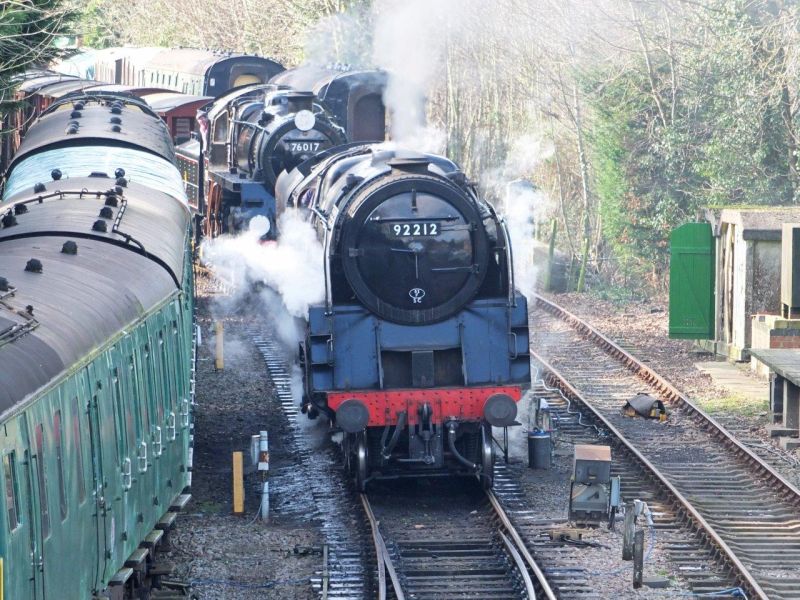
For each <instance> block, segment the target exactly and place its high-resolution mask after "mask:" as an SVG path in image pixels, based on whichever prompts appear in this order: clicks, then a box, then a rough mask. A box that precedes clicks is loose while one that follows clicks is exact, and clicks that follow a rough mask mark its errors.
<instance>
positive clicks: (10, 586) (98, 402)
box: [0, 95, 194, 600]
mask: <svg viewBox="0 0 800 600" xmlns="http://www.w3.org/2000/svg"><path fill="white" fill-rule="evenodd" d="M70 132H72V133H70ZM3 200H4V201H3V203H2V204H0V452H1V455H0V457H1V458H0V478H2V481H3V489H4V493H3V494H1V495H0V558H2V561H3V563H2V565H3V570H2V585H3V589H4V593H5V599H6V600H8V599H12V600H28V599H30V600H40V599H50V598H58V599H69V600H81V599H89V598H97V597H111V598H126V597H137V598H138V597H139V594H141V593H142V592H143V590H144V589H146V588H147V587H148V586H149V585H150V584H152V583H153V582H154V581H157V580H158V575H159V574H160V573H162V572H163V569H162V566H163V565H161V564H159V562H158V560H159V558H158V551H157V550H158V547H159V545H160V544H161V543H162V540H163V539H164V536H165V535H168V532H169V529H170V528H171V527H172V525H173V521H174V518H175V512H176V511H177V510H178V509H179V508H180V507H181V506H182V505H183V504H185V502H186V501H187V500H188V498H189V496H188V488H189V486H190V484H191V432H192V430H191V426H192V425H191V423H192V403H193V391H194V390H193V379H192V377H193V375H192V374H193V357H194V344H193V340H194V325H193V294H192V290H193V282H192V261H191V258H192V257H191V252H190V240H191V215H190V212H189V209H188V207H187V204H186V199H185V196H184V195H183V192H182V187H181V185H180V175H179V174H178V171H177V169H176V168H175V166H174V154H173V149H172V145H171V141H170V137H169V132H168V131H167V130H166V127H164V125H163V123H162V122H161V120H160V119H159V118H158V117H157V116H156V115H154V114H153V113H152V112H151V111H149V109H147V108H146V107H145V106H143V105H141V104H140V103H139V102H138V101H133V100H131V99H125V98H123V97H108V96H100V95H98V96H96V97H86V96H81V97H76V98H69V97H68V98H66V99H64V100H62V102H61V103H60V104H57V105H54V106H53V107H51V110H50V111H49V112H47V113H45V114H44V115H43V116H42V117H41V118H40V119H39V120H38V121H37V123H36V124H34V125H33V126H32V127H31V129H30V130H29V132H28V134H27V136H26V139H25V141H24V143H23V145H22V146H21V148H20V151H19V153H18V154H17V156H16V158H15V159H14V161H13V162H12V164H11V165H10V168H9V177H8V179H7V183H6V186H5V194H4V198H3Z"/></svg>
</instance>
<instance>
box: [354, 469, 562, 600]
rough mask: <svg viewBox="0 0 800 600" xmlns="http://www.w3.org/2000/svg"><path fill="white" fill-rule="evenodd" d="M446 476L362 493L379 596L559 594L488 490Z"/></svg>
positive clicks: (502, 599)
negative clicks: (369, 529) (374, 561)
mask: <svg viewBox="0 0 800 600" xmlns="http://www.w3.org/2000/svg"><path fill="white" fill-rule="evenodd" d="M455 481H456V480H453V479H448V480H444V481H433V482H422V483H420V482H416V484H414V483H412V484H410V485H409V484H407V483H406V484H401V486H397V485H393V484H391V483H390V484H386V485H384V486H376V487H377V488H378V489H377V490H373V491H371V492H369V493H368V494H362V495H361V500H362V504H363V506H364V512H365V514H366V516H367V518H368V520H369V522H370V527H371V529H372V531H373V541H374V545H375V552H376V555H377V557H378V560H377V563H378V581H379V584H378V592H379V593H378V598H379V599H381V600H382V599H384V598H397V599H398V600H405V599H406V598H409V599H410V598H437V599H440V600H448V599H452V600H456V599H466V598H492V599H497V600H512V599H520V598H529V599H534V598H538V599H549V600H555V598H556V597H557V596H556V595H555V593H554V592H553V590H552V588H551V586H550V584H549V582H548V581H547V579H546V578H545V574H544V573H543V572H542V570H541V568H540V567H539V565H538V564H537V562H536V560H535V559H534V558H533V556H532V555H531V553H530V551H529V550H528V548H527V547H526V545H525V543H524V540H523V538H522V537H521V536H520V534H519V532H518V531H517V529H516V527H515V526H514V524H513V523H512V521H511V519H510V518H509V516H508V515H507V513H506V511H505V509H504V508H503V506H502V504H501V503H500V501H499V500H498V498H497V497H496V496H495V494H494V493H493V492H491V491H488V492H484V491H482V490H480V489H478V486H477V483H476V484H475V485H470V484H471V483H472V482H470V481H461V482H458V483H454V482H455Z"/></svg>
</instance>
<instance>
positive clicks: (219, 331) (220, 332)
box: [214, 321, 225, 371]
mask: <svg viewBox="0 0 800 600" xmlns="http://www.w3.org/2000/svg"><path fill="white" fill-rule="evenodd" d="M214 333H215V334H216V336H217V359H216V361H215V362H214V366H215V367H216V368H217V371H222V369H224V368H225V361H224V360H223V348H224V342H225V329H224V328H223V325H222V321H216V322H215V323H214Z"/></svg>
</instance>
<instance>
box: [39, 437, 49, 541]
mask: <svg viewBox="0 0 800 600" xmlns="http://www.w3.org/2000/svg"><path fill="white" fill-rule="evenodd" d="M36 462H37V463H38V464H37V467H38V468H37V469H36V471H37V479H38V481H39V510H40V512H41V517H42V518H41V521H42V537H48V536H49V535H50V508H49V505H48V503H47V483H46V482H47V478H46V477H45V475H44V463H45V460H44V427H43V426H42V425H39V426H38V427H37V428H36Z"/></svg>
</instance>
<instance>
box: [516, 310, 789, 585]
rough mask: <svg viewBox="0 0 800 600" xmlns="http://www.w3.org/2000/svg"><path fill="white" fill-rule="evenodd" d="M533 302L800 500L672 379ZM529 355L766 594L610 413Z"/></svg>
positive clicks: (564, 314)
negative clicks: (605, 413) (627, 436)
mask: <svg viewBox="0 0 800 600" xmlns="http://www.w3.org/2000/svg"><path fill="white" fill-rule="evenodd" d="M535 302H536V303H537V304H538V305H539V306H541V307H542V308H543V309H544V310H546V311H547V312H549V313H550V314H552V315H553V316H555V317H557V318H559V319H561V320H562V321H564V322H566V323H567V324H569V325H570V326H571V327H572V328H573V329H574V330H576V331H577V332H579V333H580V334H582V335H583V336H584V337H585V338H586V339H588V340H589V341H591V342H592V343H594V344H596V345H597V346H599V347H600V348H601V349H602V350H603V351H604V352H606V353H607V354H609V355H610V356H611V357H613V358H615V359H616V360H618V361H620V362H621V363H622V364H623V365H624V366H625V368H626V369H628V370H629V371H630V372H632V373H633V374H634V375H636V376H637V377H639V378H641V379H643V380H644V381H646V382H647V383H648V384H650V385H651V386H653V387H654V388H655V389H656V390H658V392H659V393H661V394H663V395H664V397H665V398H667V399H668V400H670V401H672V402H674V403H675V404H677V405H678V406H680V407H681V408H683V409H685V410H686V411H687V412H688V413H689V414H690V415H691V416H693V417H694V418H695V419H696V420H698V421H700V425H701V427H703V428H704V429H706V430H707V431H709V433H711V434H712V435H713V436H714V437H715V438H718V439H720V440H721V441H722V442H723V443H724V444H726V445H727V446H728V447H730V448H732V449H733V450H734V451H735V453H736V455H737V456H738V457H739V458H744V460H745V461H746V462H747V463H748V465H749V466H751V467H753V468H755V469H756V470H757V471H758V472H759V474H761V475H762V476H765V477H766V478H767V479H768V480H769V481H770V483H772V484H776V489H775V492H776V493H777V494H779V495H780V496H781V497H783V498H784V499H786V500H788V501H790V502H792V503H794V504H798V501H800V490H798V489H797V488H796V487H795V486H794V485H792V484H791V483H790V482H788V481H787V480H786V479H785V478H784V477H783V476H782V475H780V474H779V473H777V472H776V471H775V470H774V469H773V468H772V467H771V466H770V465H768V464H766V463H765V462H763V461H762V459H761V458H759V457H758V456H757V455H755V454H754V453H753V452H752V451H751V450H750V449H749V448H747V447H745V446H744V445H743V444H742V443H741V442H740V441H739V440H737V439H736V438H735V437H734V436H733V435H732V434H731V433H730V432H728V431H727V430H726V429H725V428H724V427H723V426H722V425H721V424H720V423H718V422H717V421H716V420H715V419H713V418H712V417H711V416H710V415H708V414H707V413H706V412H705V411H703V410H702V409H701V408H699V407H698V406H697V405H695V404H694V403H693V402H691V400H689V398H688V397H686V396H685V395H684V394H683V393H681V392H680V391H679V390H678V389H677V388H675V387H674V386H673V385H672V384H671V383H669V382H668V381H667V380H666V379H664V378H663V377H662V376H661V375H659V374H658V373H656V372H655V371H653V370H652V369H651V368H650V367H648V366H646V365H644V364H643V363H642V362H641V361H639V360H638V359H636V358H635V357H634V356H632V355H631V354H630V353H629V352H627V351H626V350H624V349H623V348H621V347H620V346H619V345H618V344H616V343H615V342H614V341H612V340H611V339H609V338H608V337H607V336H605V335H603V334H602V333H600V332H599V331H598V330H596V329H595V328H594V327H592V326H591V325H589V324H588V323H586V322H585V321H584V320H582V319H581V318H579V317H577V316H576V315H574V314H572V313H570V312H569V311H567V310H566V309H564V308H562V307H560V306H558V305H557V304H555V303H554V302H551V301H549V300H547V299H545V298H543V297H541V296H538V295H537V296H536V297H535ZM531 356H532V357H533V359H534V360H536V361H537V362H539V363H540V364H541V365H542V367H543V368H544V370H545V371H547V372H548V373H549V375H550V378H551V380H552V381H553V382H554V383H555V384H556V385H557V386H558V387H559V388H561V389H562V390H563V391H564V392H566V393H567V394H569V395H570V396H571V397H572V398H573V399H575V400H576V401H578V402H579V403H581V404H582V405H583V406H584V407H585V408H586V409H587V410H588V411H590V412H591V413H592V414H593V416H594V417H595V418H596V419H597V420H598V421H599V422H600V423H602V424H603V426H604V427H605V428H606V429H607V430H608V431H609V432H610V433H611V434H612V435H613V436H614V437H615V438H616V439H617V440H618V441H619V443H620V444H621V445H622V446H623V447H624V448H625V449H626V450H627V452H628V453H629V454H630V455H631V456H633V457H634V458H635V460H636V461H637V462H639V464H640V465H642V467H643V468H645V469H646V470H647V471H648V472H650V473H651V474H652V475H653V477H654V478H655V480H656V481H657V482H658V483H659V484H660V485H661V487H662V488H663V489H664V490H665V491H666V492H667V493H668V494H669V495H670V496H671V497H672V499H673V501H674V502H676V503H677V504H678V505H679V508H680V512H682V513H683V516H684V517H685V519H686V520H687V521H688V522H690V523H691V524H692V525H693V526H694V528H695V529H696V530H697V531H698V532H699V533H700V534H701V535H702V536H703V537H704V538H705V539H706V541H707V542H708V543H710V544H711V545H713V546H714V547H716V548H717V549H718V551H719V555H720V558H721V559H722V561H723V562H724V563H725V564H727V565H728V568H730V569H731V571H732V572H733V574H734V577H736V579H738V581H739V583H740V585H741V586H742V587H743V588H744V589H745V590H746V591H747V592H748V594H749V596H748V597H750V598H759V599H763V600H766V599H767V598H768V597H769V596H768V594H767V593H766V592H765V591H764V589H763V588H762V586H761V585H760V584H759V583H758V581H757V580H756V578H755V577H754V576H753V574H752V573H751V571H750V569H749V568H748V567H747V566H746V565H745V564H744V563H743V562H742V561H741V560H740V559H739V557H738V556H737V555H736V553H735V552H734V550H733V549H732V548H731V547H730V546H729V545H728V543H726V542H725V540H724V539H723V538H722V537H721V536H720V534H719V533H717V531H715V529H714V527H713V526H712V525H711V524H710V523H709V522H708V521H707V519H706V518H704V517H703V515H702V514H700V512H699V511H698V510H697V509H696V508H695V506H694V505H693V504H692V503H691V502H690V501H689V500H688V499H687V498H686V497H685V496H684V494H682V493H681V492H680V491H679V490H678V489H677V488H676V487H675V485H674V484H673V483H672V482H671V481H670V480H669V478H668V477H667V476H666V475H664V474H663V473H662V472H661V471H660V470H659V469H658V468H657V467H656V466H655V465H654V464H653V463H652V462H651V461H650V460H648V459H647V458H646V457H645V456H644V455H643V454H642V452H640V451H639V450H638V449H637V448H636V447H635V446H634V445H633V444H632V443H631V442H630V441H629V440H628V439H627V438H626V437H625V435H624V434H623V433H622V432H620V431H619V429H618V428H617V427H615V426H614V425H613V424H612V423H611V421H609V419H607V418H606V416H605V415H604V414H603V413H602V412H601V411H600V410H599V409H597V408H596V407H595V406H593V405H592V403H591V402H589V401H588V400H587V399H586V398H585V397H584V396H583V395H582V394H581V393H580V392H579V391H578V390H577V389H576V388H575V387H574V386H573V385H571V384H570V383H569V381H568V380H567V378H566V377H565V376H564V375H563V374H562V373H560V372H559V371H558V370H557V369H556V368H555V367H554V366H553V365H552V364H550V363H549V362H548V361H547V360H545V359H544V358H543V357H542V356H540V355H539V354H538V353H536V352H534V351H532V352H531Z"/></svg>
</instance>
